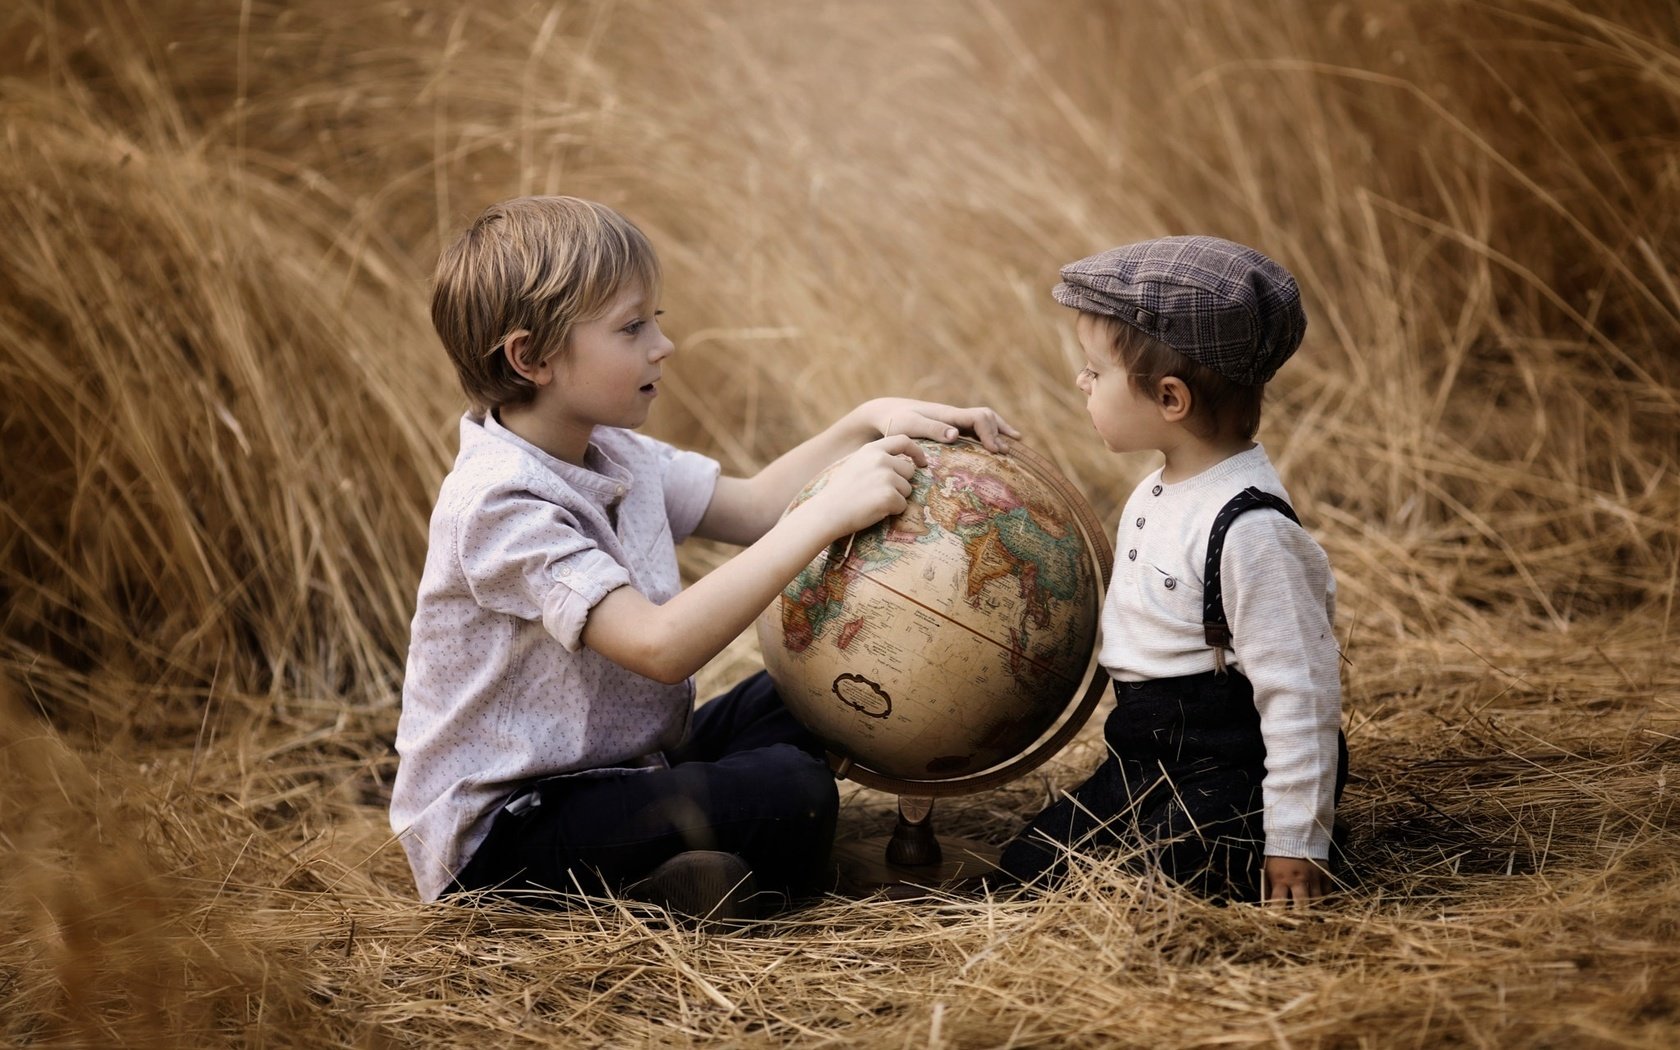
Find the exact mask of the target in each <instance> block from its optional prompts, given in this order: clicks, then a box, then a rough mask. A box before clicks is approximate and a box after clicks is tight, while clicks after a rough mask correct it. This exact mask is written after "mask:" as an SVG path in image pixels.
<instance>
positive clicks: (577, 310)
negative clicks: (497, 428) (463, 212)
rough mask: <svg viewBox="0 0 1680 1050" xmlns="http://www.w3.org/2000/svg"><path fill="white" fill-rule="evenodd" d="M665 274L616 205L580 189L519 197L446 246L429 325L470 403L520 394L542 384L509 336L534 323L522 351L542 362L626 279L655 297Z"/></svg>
mask: <svg viewBox="0 0 1680 1050" xmlns="http://www.w3.org/2000/svg"><path fill="white" fill-rule="evenodd" d="M659 281H660V272H659V259H658V257H657V256H656V255H654V252H653V247H652V246H651V245H650V244H649V243H648V240H647V238H646V237H645V236H643V235H642V231H641V230H638V229H637V228H636V226H635V225H634V224H633V223H631V222H630V220H628V219H626V218H625V217H624V216H622V215H620V214H619V213H618V212H616V211H614V210H612V209H611V208H609V207H607V206H606V205H604V204H597V203H595V202H594V201H586V200H579V199H578V198H576V197H519V198H517V199H515V200H510V201H503V202H502V203H500V204H493V205H491V206H490V207H489V208H486V209H485V210H484V212H483V214H481V215H480V216H479V217H478V218H477V219H475V220H473V223H472V225H471V226H469V227H467V229H466V230H465V231H463V232H462V233H461V235H460V236H459V237H457V238H456V239H455V243H453V244H451V245H450V246H449V247H448V248H446V249H444V251H443V254H442V255H441V256H440V257H439V258H438V265H437V273H436V274H435V275H434V278H433V284H432V326H433V327H434V328H436V329H437V333H438V338H439V339H441V340H442V341H443V347H444V349H445V350H447V351H448V352H449V359H450V360H451V361H452V362H454V364H455V372H456V374H457V375H458V376H459V377H460V379H461V387H462V388H463V389H464V390H465V391H466V393H467V398H468V399H469V400H470V401H471V402H472V403H473V407H475V408H477V409H480V410H484V409H489V408H494V407H496V406H498V405H507V404H518V403H520V402H522V401H526V400H529V399H530V398H531V396H532V395H533V394H534V393H535V391H536V387H535V386H533V385H532V384H531V381H530V380H528V379H526V378H525V377H524V376H522V375H520V374H519V373H518V372H517V371H516V370H515V369H514V368H513V366H512V365H511V364H509V363H508V360H507V356H506V355H505V354H503V353H502V347H503V345H504V344H505V343H506V342H507V341H508V339H510V338H511V337H512V336H513V335H515V334H516V333H518V332H520V331H521V330H523V331H526V332H529V333H530V334H531V338H530V344H529V349H528V350H526V351H525V353H524V354H523V355H522V357H523V358H524V360H526V361H528V362H529V363H530V364H533V365H535V364H540V363H541V362H543V361H546V360H548V359H549V358H550V357H552V356H554V355H555V354H559V353H564V351H565V349H566V345H567V340H568V338H569V337H570V336H571V332H572V326H573V325H576V324H578V323H579V322H581V321H588V320H592V319H593V318H595V317H598V316H600V314H601V313H602V311H604V310H606V308H607V307H608V306H609V305H610V304H611V303H612V301H613V299H614V297H615V296H617V295H618V294H619V293H620V292H621V291H622V290H623V289H625V288H626V287H629V286H632V285H635V286H640V287H641V288H642V289H643V290H644V291H645V292H646V294H647V295H648V297H649V299H650V301H656V300H657V299H658V297H659Z"/></svg>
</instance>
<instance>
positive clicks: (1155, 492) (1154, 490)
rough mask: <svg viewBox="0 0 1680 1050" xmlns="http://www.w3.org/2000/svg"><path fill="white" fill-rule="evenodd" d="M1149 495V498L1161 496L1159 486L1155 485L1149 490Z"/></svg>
mask: <svg viewBox="0 0 1680 1050" xmlns="http://www.w3.org/2000/svg"><path fill="white" fill-rule="evenodd" d="M1149 494H1150V495H1151V496H1159V495H1160V494H1161V486H1159V485H1156V486H1155V487H1154V488H1152V489H1150V490H1149Z"/></svg>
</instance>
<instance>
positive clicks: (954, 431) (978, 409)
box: [858, 397, 1021, 452]
mask: <svg viewBox="0 0 1680 1050" xmlns="http://www.w3.org/2000/svg"><path fill="white" fill-rule="evenodd" d="M858 411H859V412H862V413H864V414H865V417H866V418H867V419H868V420H869V423H870V425H871V426H873V427H874V428H875V429H876V430H877V431H879V432H880V433H881V434H883V435H887V434H905V435H908V436H909V437H914V438H928V439H930V440H933V441H946V442H949V441H955V440H956V439H957V435H958V434H959V433H961V432H963V431H967V432H968V433H970V434H973V435H974V436H975V438H977V439H978V440H979V442H980V443H981V444H982V445H984V446H986V448H988V449H990V450H991V451H993V452H1007V451H1009V442H1008V440H1007V439H1008V438H1018V437H1020V436H1021V432H1020V431H1019V430H1016V429H1015V428H1014V427H1012V426H1010V425H1009V424H1008V423H1007V422H1005V421H1004V419H1003V417H1002V416H1000V415H998V414H997V412H995V411H993V410H992V409H990V408H986V407H985V406H983V405H977V406H975V407H973V408H957V407H955V406H953V405H942V404H940V403H938V402H937V401H912V400H910V399H909V398H902V397H883V398H877V399H876V400H874V401H868V402H865V403H864V404H863V405H861V406H859V408H858Z"/></svg>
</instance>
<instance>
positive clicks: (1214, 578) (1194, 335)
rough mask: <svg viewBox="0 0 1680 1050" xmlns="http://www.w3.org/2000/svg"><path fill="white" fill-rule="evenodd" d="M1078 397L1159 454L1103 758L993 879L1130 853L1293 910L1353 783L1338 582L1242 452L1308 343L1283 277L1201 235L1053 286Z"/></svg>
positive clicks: (1122, 604)
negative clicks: (1282, 369) (1271, 385)
mask: <svg viewBox="0 0 1680 1050" xmlns="http://www.w3.org/2000/svg"><path fill="white" fill-rule="evenodd" d="M1053 294H1054V295H1055V297H1056V300H1057V301H1058V302H1060V303H1062V304H1063V305H1064V306H1070V307H1073V308H1074V309H1076V310H1078V311H1079V315H1078V318H1077V321H1076V331H1077V334H1078V338H1079V343H1080V346H1081V348H1082V349H1083V351H1084V354H1085V360H1086V367H1085V368H1084V370H1083V371H1081V372H1080V373H1079V378H1078V383H1079V388H1080V390H1081V391H1082V392H1083V393H1084V394H1085V395H1086V410H1087V412H1088V413H1089V414H1090V418H1091V423H1092V425H1093V426H1094V427H1095V428H1096V431H1097V434H1098V435H1099V436H1100V437H1101V438H1102V439H1103V442H1104V444H1105V445H1107V447H1108V448H1109V449H1110V450H1111V451H1114V452H1140V451H1151V450H1153V451H1156V452H1159V453H1161V454H1162V456H1163V457H1164V462H1163V464H1162V466H1161V467H1160V469H1158V470H1156V471H1155V472H1154V473H1152V474H1150V475H1149V476H1148V477H1146V478H1144V479H1143V482H1142V483H1141V484H1139V485H1138V487H1137V488H1136V490H1135V491H1134V492H1133V493H1132V496H1131V498H1130V499H1129V500H1128V501H1127V503H1126V509H1125V512H1124V513H1123V514H1122V515H1121V521H1120V528H1119V532H1118V537H1117V542H1116V544H1115V549H1116V552H1117V557H1116V558H1115V568H1114V578H1113V580H1112V581H1111V583H1110V587H1109V591H1108V596H1107V598H1106V601H1105V605H1104V608H1103V616H1102V634H1103V641H1102V649H1101V652H1100V654H1099V660H1100V662H1101V663H1102V665H1103V667H1104V668H1105V669H1106V670H1107V671H1108V673H1109V674H1110V675H1111V676H1112V677H1113V679H1114V689H1115V707H1114V710H1113V712H1112V714H1111V715H1110V716H1109V718H1108V721H1107V723H1106V724H1105V726H1104V737H1105V739H1106V742H1107V744H1108V747H1109V750H1110V752H1111V753H1110V755H1109V757H1108V758H1107V759H1106V760H1105V761H1104V762H1103V763H1102V764H1101V765H1100V766H1099V767H1098V768H1097V770H1096V772H1095V773H1093V774H1092V776H1091V777H1090V779H1089V780H1087V781H1086V782H1085V783H1083V784H1082V785H1080V786H1079V787H1078V788H1076V789H1075V790H1074V791H1073V792H1071V793H1070V794H1069V795H1067V796H1066V797H1064V798H1063V799H1061V800H1060V801H1058V802H1056V803H1054V804H1053V805H1051V806H1050V807H1049V808H1048V809H1046V810H1044V811H1043V812H1042V813H1040V814H1039V815H1038V816H1037V817H1036V818H1034V820H1033V821H1032V822H1031V824H1030V825H1029V826H1028V827H1027V828H1026V829H1025V830H1024V831H1023V832H1022V833H1021V834H1020V835H1019V836H1017V837H1016V839H1015V840H1014V841H1013V842H1012V843H1010V844H1009V846H1008V847H1007V848H1006V849H1005V851H1004V854H1003V857H1002V866H1003V868H1004V870H1005V871H1007V872H1008V873H1010V874H1011V875H1013V876H1015V877H1017V878H1020V879H1023V880H1028V879H1033V878H1036V877H1038V876H1040V875H1044V874H1046V873H1049V872H1054V871H1056V870H1058V869H1059V867H1060V866H1061V865H1062V864H1063V863H1064V861H1065V858H1066V854H1067V851H1068V849H1069V848H1070V847H1073V848H1084V847H1090V846H1116V847H1128V846H1129V847H1131V848H1132V849H1133V850H1134V851H1135V852H1134V856H1136V857H1138V858H1140V859H1143V860H1146V861H1151V862H1153V863H1156V864H1159V865H1160V867H1161V868H1162V869H1163V870H1164V871H1165V872H1166V873H1167V874H1168V875H1169V876H1171V877H1173V878H1175V879H1177V880H1180V881H1182V882H1185V883H1187V884H1188V885H1190V886H1191V887H1192V888H1194V889H1196V890H1198V891H1199V892H1202V893H1204V894H1206V895H1209V896H1215V897H1228V896H1229V897H1237V898H1253V897H1256V896H1258V897H1262V898H1263V899H1265V900H1268V901H1274V902H1285V901H1294V902H1297V903H1304V902H1306V901H1309V900H1311V899H1313V898H1315V897H1318V896H1320V895H1322V894H1323V893H1324V892H1325V891H1326V889H1327V888H1328V878H1327V875H1326V873H1325V864H1326V862H1327V860H1328V858H1329V856H1330V846H1331V842H1330V839H1331V825H1332V821H1333V819H1334V815H1335V806H1336V802H1337V800H1338V798H1339V796H1340V793H1341V788H1342V784H1343V782H1344V780H1345V778H1346V750H1345V745H1344V744H1343V742H1342V739H1341V733H1340V714H1341V685H1340V678H1339V657H1340V654H1339V650H1338V649H1337V646H1336V639H1335V635H1334V632H1333V629H1332V622H1333V619H1334V611H1335V586H1336V585H1335V578H1334V576H1333V575H1332V574H1331V571H1330V563H1329V560H1328V558H1326V557H1325V554H1324V551H1323V549H1322V548H1320V547H1319V545H1318V544H1317V543H1316V542H1314V541H1313V539H1312V537H1311V536H1309V535H1308V534H1307V532H1306V531H1305V530H1304V529H1302V528H1301V526H1300V525H1299V524H1298V523H1297V520H1296V518H1295V514H1294V511H1293V510H1292V509H1291V508H1290V506H1289V503H1288V493H1287V492H1286V491H1285V490H1284V487H1283V483H1282V482H1281V481H1280V480H1279V479H1278V476H1277V472H1276V471H1275V470H1274V469H1273V468H1272V464H1271V461H1270V460H1269V459H1268V458H1267V456H1266V452H1265V450H1264V449H1263V448H1262V447H1260V446H1259V445H1258V444H1256V443H1255V442H1254V440H1253V439H1254V434H1255V431H1256V429H1257V428H1258V426H1259V422H1260V402H1261V396H1262V392H1263V390H1264V386H1265V383H1266V381H1267V380H1269V379H1270V378H1271V377H1272V375H1273V374H1274V373H1276V371H1277V370H1278V368H1279V366H1281V365H1282V364H1283V362H1284V361H1285V360H1286V359H1287V358H1288V357H1289V356H1290V355H1291V354H1293V353H1294V352H1295V348H1296V347H1297V346H1298V345H1299V344H1300V341H1301V336H1302V333H1303V332H1304V331H1305V329H1306V315H1305V314H1304V313H1303V312H1302V309H1301V302H1300V294H1299V291H1298V289H1297V287H1296V284H1295V280H1294V278H1293V277H1291V276H1290V275H1289V273H1288V272H1287V271H1286V270H1284V269H1283V268H1282V267H1281V266H1279V265H1277V264H1276V263H1275V262H1273V261H1272V260H1270V259H1268V258H1266V257H1265V256H1264V255H1262V254H1260V253H1259V252H1257V251H1255V250H1253V249H1252V248H1247V247H1244V246H1242V245H1239V244H1233V243H1232V242H1230V241H1225V240H1221V239H1219V238H1215V237H1165V238H1161V239H1158V240H1152V241H1145V242H1143V243H1140V244H1132V245H1126V246H1124V247H1120V248H1115V249H1112V250H1110V251H1107V252H1103V253H1101V254H1099V255H1094V256H1092V257H1090V258H1088V259H1082V260H1080V261H1079V262H1076V263H1072V264H1071V265H1069V266H1067V267H1065V268H1063V270H1062V283H1060V284H1058V285H1056V287H1055V289H1054V291H1053Z"/></svg>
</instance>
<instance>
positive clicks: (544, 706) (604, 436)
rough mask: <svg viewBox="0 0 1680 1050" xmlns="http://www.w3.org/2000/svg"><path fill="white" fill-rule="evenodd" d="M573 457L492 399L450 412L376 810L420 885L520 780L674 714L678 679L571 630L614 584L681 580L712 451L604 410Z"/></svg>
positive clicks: (688, 706) (656, 737) (651, 731)
mask: <svg viewBox="0 0 1680 1050" xmlns="http://www.w3.org/2000/svg"><path fill="white" fill-rule="evenodd" d="M585 463H586V466H583V467H577V466H573V465H571V464H569V463H566V462H563V461H562V460H558V459H556V458H554V457H553V456H550V455H548V454H547V453H546V452H543V451H542V450H541V449H539V448H537V447H536V446H535V445H532V444H530V443H529V442H527V441H525V440H524V439H522V438H520V437H519V436H517V435H516V434H513V433H512V432H510V431H509V430H507V429H506V428H505V427H503V426H502V425H501V424H500V423H499V422H497V421H496V419H495V418H494V417H489V418H480V417H478V416H476V415H474V414H470V413H469V414H468V415H467V416H465V417H463V418H462V420H461V451H460V454H459V455H458V456H457V457H456V458H455V466H454V468H453V469H452V470H450V472H449V475H448V476H447V477H446V478H444V480H443V486H442V488H441V489H440V490H439V492H438V499H437V506H436V507H435V508H434V510H433V511H432V521H431V534H430V540H429V546H428V548H427V551H426V566H425V569H424V571H423V572H422V574H421V577H420V593H419V598H418V601H417V605H416V608H415V611H414V623H413V629H412V632H411V635H410V640H409V649H408V669H407V673H406V676H405V678H404V681H403V697H402V715H401V717H400V719H399V721H398V723H397V752H398V755H399V756H400V760H399V763H398V766H397V777H396V783H395V785H394V786H393V788H392V792H391V827H392V829H393V830H394V831H396V833H397V834H398V836H400V838H401V840H402V843H403V847H404V849H406V850H407V852H408V861H409V866H410V867H411V868H413V870H414V881H415V884H416V886H417V887H418V888H419V891H420V896H421V897H422V898H424V899H426V900H435V899H436V898H437V897H438V896H439V895H440V894H441V893H442V892H443V891H444V890H445V889H446V888H448V886H449V883H450V880H451V879H452V878H453V876H454V873H455V872H457V871H459V870H460V868H461V867H462V866H464V865H465V863H466V862H467V861H468V860H470V859H471V857H472V853H473V850H475V849H476V848H477V847H478V845H479V843H480V842H482V841H483V839H484V836H485V834H486V833H488V831H489V826H490V821H491V818H492V817H493V816H494V815H495V813H496V809H497V807H498V805H499V804H500V803H501V802H502V800H503V799H505V798H506V797H507V796H508V795H509V794H510V793H511V792H512V791H513V790H514V789H515V788H517V787H518V786H520V785H521V784H524V783H527V782H529V781H532V780H536V779H539V778H542V777H548V776H555V775H558V774H564V773H578V772H582V771H588V770H600V769H609V768H615V767H624V766H634V765H639V764H642V763H643V762H645V761H646V760H647V759H648V756H650V755H656V754H657V753H658V752H660V751H661V750H663V749H666V748H671V747H674V746H676V745H677V744H678V743H680V742H681V740H682V738H683V735H684V734H685V733H686V732H687V731H688V720H689V716H690V714H691V712H692V710H693V706H694V681H693V679H689V680H688V681H687V682H683V683H680V684H678V685H663V684H661V683H659V682H656V681H654V680H653V679H651V678H645V677H643V676H641V675H638V674H635V673H634V672H632V671H628V670H626V669H624V668H623V667H620V666H619V665H617V664H615V663H613V662H612V661H610V660H608V659H606V658H605V657H603V656H601V655H600V654H598V653H595V652H592V651H590V650H588V649H584V648H583V647H582V642H581V635H582V633H583V625H584V621H585V619H586V618H587V617H588V615H589V610H590V609H591V608H593V607H594V605H595V603H596V602H598V601H600V600H601V599H602V598H603V597H605V596H606V595H607V593H608V592H610V591H612V590H614V589H615V588H618V587H622V586H625V585H629V586H631V587H634V588H636V590H638V591H639V592H641V593H642V594H643V595H644V596H646V597H647V598H648V600H649V601H652V602H656V603H661V602H665V601H668V600H669V599H671V598H672V597H674V596H675V595H676V594H677V592H678V591H679V590H680V589H681V587H682V580H681V577H680V576H679V574H678V569H677V554H676V544H677V543H679V542H681V541H682V540H683V539H685V538H686V537H687V536H688V535H689V534H690V533H691V532H693V531H694V528H695V527H696V526H697V525H698V524H699V523H700V518H701V516H702V515H704V514H705V512H706V507H707V505H708V504H710V502H711V498H712V493H713V491H714V490H715V488H716V485H717V477H718V463H717V461H716V460H713V459H710V458H708V457H706V456H702V455H699V454H698V453H694V452H683V451H679V450H678V449H675V448H673V447H671V446H670V445H667V444H664V443H663V442H660V441H656V440H654V439H652V438H648V437H644V436H642V435H640V434H636V433H633V432H631V431H628V430H617V429H611V428H606V427H600V428H597V429H596V431H595V433H594V435H593V441H592V442H591V443H590V446H589V451H588V454H587V455H586V457H585Z"/></svg>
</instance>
